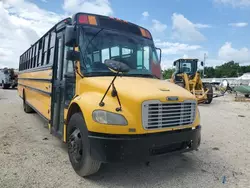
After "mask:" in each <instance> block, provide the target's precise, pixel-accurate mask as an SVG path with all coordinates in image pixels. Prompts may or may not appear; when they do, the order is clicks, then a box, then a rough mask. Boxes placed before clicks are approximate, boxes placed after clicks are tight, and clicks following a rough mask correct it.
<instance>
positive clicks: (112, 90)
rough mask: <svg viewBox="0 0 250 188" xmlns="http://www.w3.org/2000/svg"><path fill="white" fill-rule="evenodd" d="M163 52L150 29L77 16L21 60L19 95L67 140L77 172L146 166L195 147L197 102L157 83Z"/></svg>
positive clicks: (187, 94) (176, 88)
mask: <svg viewBox="0 0 250 188" xmlns="http://www.w3.org/2000/svg"><path fill="white" fill-rule="evenodd" d="M160 61H161V50H160V49H158V48H156V47H155V45H154V42H153V38H152V36H151V34H150V32H149V31H148V30H147V29H145V28H143V27H140V26H138V25H136V24H133V23H130V22H127V21H124V20H121V19H118V18H112V17H107V16H101V15H95V14H87V13H76V14H74V15H73V16H72V18H66V19H64V20H62V21H61V22H59V23H58V24H56V25H55V26H53V27H52V28H51V29H50V30H49V31H48V32H47V33H45V34H44V35H43V36H42V37H41V38H40V39H39V40H38V41H37V42H36V43H35V44H33V45H32V46H31V47H30V48H29V49H28V50H26V51H25V52H24V53H23V54H22V55H21V56H20V63H19V75H18V93H19V96H20V97H21V98H22V101H23V109H24V111H25V112H26V113H30V112H32V111H35V112H37V113H38V114H39V115H41V117H43V119H44V120H45V121H47V122H48V127H49V130H50V132H51V134H53V135H55V136H57V137H59V138H60V139H61V140H62V141H63V142H65V143H67V146H68V156H69V160H70V162H71V164H72V167H73V169H74V170H75V172H76V173H77V174H78V175H80V176H82V177H86V176H89V175H91V174H94V173H96V172H97V171H98V170H99V168H100V166H101V164H102V163H109V162H126V161H138V160H139V161H145V162H146V161H149V160H150V159H151V158H152V157H156V156H161V155H166V154H172V153H178V152H187V151H191V150H196V149H197V148H198V147H199V145H200V140H201V133H200V131H201V125H200V115H199V110H198V107H197V101H196V99H195V97H194V96H193V95H192V94H191V93H190V92H188V91H186V90H185V89H183V88H181V87H179V86H177V85H175V84H172V83H170V82H168V81H165V80H162V77H161V66H160Z"/></svg>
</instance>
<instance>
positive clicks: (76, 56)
mask: <svg viewBox="0 0 250 188" xmlns="http://www.w3.org/2000/svg"><path fill="white" fill-rule="evenodd" d="M66 60H69V61H73V62H75V61H80V52H77V51H74V50H68V51H67V55H66Z"/></svg>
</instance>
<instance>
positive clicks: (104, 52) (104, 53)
mask: <svg viewBox="0 0 250 188" xmlns="http://www.w3.org/2000/svg"><path fill="white" fill-rule="evenodd" d="M106 59H110V57H109V48H106V49H102V63H104V61H105V60H106Z"/></svg>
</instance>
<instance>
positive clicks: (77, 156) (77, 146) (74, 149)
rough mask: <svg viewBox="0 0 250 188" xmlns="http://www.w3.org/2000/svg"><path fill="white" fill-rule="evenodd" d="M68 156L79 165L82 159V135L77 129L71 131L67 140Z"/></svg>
mask: <svg viewBox="0 0 250 188" xmlns="http://www.w3.org/2000/svg"><path fill="white" fill-rule="evenodd" d="M68 147H69V154H70V155H71V156H72V158H73V159H74V160H75V162H77V163H79V162H80V160H81V159H82V151H83V148H82V135H81V132H80V130H79V129H76V130H74V131H73V133H72V134H71V135H70V138H69V144H68Z"/></svg>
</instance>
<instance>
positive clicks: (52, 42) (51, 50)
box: [48, 32, 56, 64]
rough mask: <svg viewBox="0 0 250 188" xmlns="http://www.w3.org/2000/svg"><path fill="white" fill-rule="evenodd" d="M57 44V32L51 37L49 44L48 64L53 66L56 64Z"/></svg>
mask: <svg viewBox="0 0 250 188" xmlns="http://www.w3.org/2000/svg"><path fill="white" fill-rule="evenodd" d="M55 42H56V34H55V32H52V33H51V35H50V42H49V50H48V64H53V62H54V52H55Z"/></svg>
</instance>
